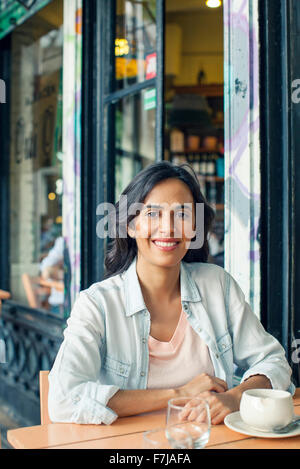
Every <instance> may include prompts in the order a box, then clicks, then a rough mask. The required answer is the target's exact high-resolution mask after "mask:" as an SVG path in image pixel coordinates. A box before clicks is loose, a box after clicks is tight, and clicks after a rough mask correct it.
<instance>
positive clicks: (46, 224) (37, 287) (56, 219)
mask: <svg viewBox="0 0 300 469" xmlns="http://www.w3.org/2000/svg"><path fill="white" fill-rule="evenodd" d="M62 57H63V0H55V1H53V2H51V3H50V4H49V5H48V6H47V7H45V8H44V9H42V10H40V11H39V12H38V13H36V14H35V15H34V16H33V17H32V18H30V19H29V20H27V21H26V22H25V23H24V24H23V25H22V26H19V27H18V28H16V29H15V30H14V32H13V33H12V65H11V97H10V102H11V108H10V125H11V144H10V264H11V272H10V288H11V292H12V296H13V298H14V300H16V301H18V302H22V303H24V304H26V305H28V306H31V307H37V308H42V309H45V310H47V311H51V312H52V313H54V314H60V313H62V305H63V301H64V291H63V290H64V289H63V251H64V243H63V238H62V193H63V178H62Z"/></svg>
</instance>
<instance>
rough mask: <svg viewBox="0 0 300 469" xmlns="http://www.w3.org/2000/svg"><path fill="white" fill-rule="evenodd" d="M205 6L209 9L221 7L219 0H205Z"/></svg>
mask: <svg viewBox="0 0 300 469" xmlns="http://www.w3.org/2000/svg"><path fill="white" fill-rule="evenodd" d="M205 3H206V6H207V7H209V8H218V7H220V6H221V5H222V2H221V0H206V2H205Z"/></svg>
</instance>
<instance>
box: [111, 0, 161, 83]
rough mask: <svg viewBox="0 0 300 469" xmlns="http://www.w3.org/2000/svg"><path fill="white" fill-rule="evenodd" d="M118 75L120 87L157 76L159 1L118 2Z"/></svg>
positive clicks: (116, 53)
mask: <svg viewBox="0 0 300 469" xmlns="http://www.w3.org/2000/svg"><path fill="white" fill-rule="evenodd" d="M115 76H116V86H117V89H122V88H125V87H126V86H128V85H133V84H135V83H139V82H142V81H144V80H148V79H150V78H154V77H155V76H156V0H148V1H133V0H131V1H129V0H118V1H117V15H116V32H115Z"/></svg>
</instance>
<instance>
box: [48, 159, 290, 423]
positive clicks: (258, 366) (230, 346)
mask: <svg viewBox="0 0 300 469" xmlns="http://www.w3.org/2000/svg"><path fill="white" fill-rule="evenodd" d="M124 201H125V202H124ZM213 218H214V212H213V210H212V208H211V207H210V206H209V205H208V203H207V201H206V200H205V198H204V197H203V195H202V193H201V191H200V187H199V183H198V180H197V177H196V175H194V174H193V171H192V170H191V169H190V167H189V166H187V165H181V166H175V165H173V164H172V163H170V162H167V161H164V162H159V163H154V164H151V165H150V166H148V167H146V168H145V169H143V170H142V171H141V172H140V173H138V174H137V176H136V177H135V178H134V179H133V180H132V181H131V183H130V184H129V185H128V186H127V188H126V189H125V190H124V191H123V193H122V194H121V196H120V199H119V201H118V202H117V203H116V205H115V213H114V216H112V217H111V220H112V221H111V225H112V227H113V228H111V230H112V231H111V233H110V238H111V244H110V247H109V249H108V251H107V254H106V259H105V267H106V273H105V277H104V278H103V279H101V281H99V282H96V283H94V284H92V285H91V286H90V287H89V288H87V289H85V290H83V291H81V292H80V294H79V296H78V297H77V299H76V301H75V303H74V305H73V308H72V310H71V313H70V317H69V319H68V321H67V327H66V328H65V330H64V340H63V342H62V344H61V346H60V349H59V351H58V354H57V357H56V359H55V362H54V365H53V367H52V369H51V371H50V374H49V401H48V402H49V417H50V419H51V421H52V422H73V423H79V424H102V423H103V424H111V423H112V422H114V421H115V420H116V419H117V418H118V417H125V416H132V415H136V414H141V413H144V412H151V411H156V410H159V409H164V408H166V407H167V404H168V400H169V399H171V398H173V397H177V396H178V397H180V396H184V397H188V398H191V399H192V398H193V397H196V396H197V397H204V398H205V399H206V400H207V402H208V404H209V408H210V413H211V422H212V424H219V423H222V422H223V421H224V418H225V416H226V415H228V414H229V413H231V412H235V411H237V410H239V405H240V400H241V396H242V393H243V391H244V390H247V389H252V388H273V389H281V390H288V391H289V392H291V393H292V394H293V393H294V391H295V387H294V385H293V383H292V382H291V368H290V366H289V364H288V362H287V360H286V357H285V352H284V349H283V347H282V346H281V345H280V343H279V342H278V341H277V339H275V338H274V337H273V336H272V335H270V334H269V333H268V332H266V330H265V329H264V328H263V326H262V324H261V322H260V320H259V318H258V317H257V315H256V314H255V313H254V312H253V311H252V310H251V308H250V306H249V304H248V303H247V301H246V299H245V295H244V293H243V292H242V290H241V288H240V286H239V285H238V284H237V282H236V281H235V279H234V278H233V277H232V276H231V275H230V274H229V273H228V272H227V271H226V270H225V269H223V267H220V266H218V265H215V264H211V263H208V262H207V259H208V255H209V248H208V237H209V233H210V229H211V226H212V222H213ZM236 249H237V250H238V249H239V246H236ZM236 367H238V368H239V369H241V370H243V372H242V376H241V378H240V381H238V384H236V381H235V379H234V377H235V370H236Z"/></svg>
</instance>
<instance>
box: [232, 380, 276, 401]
mask: <svg viewBox="0 0 300 469" xmlns="http://www.w3.org/2000/svg"><path fill="white" fill-rule="evenodd" d="M255 388H267V389H270V388H272V384H271V381H270V380H269V379H268V378H267V377H266V376H265V375H252V376H250V377H249V378H247V379H246V380H245V381H243V382H242V383H241V384H239V385H238V386H236V387H235V388H232V389H230V390H229V391H227V392H228V393H229V394H232V395H234V396H235V397H236V398H237V400H238V404H239V403H240V400H241V397H242V394H243V392H244V391H246V390H247V389H255Z"/></svg>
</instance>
